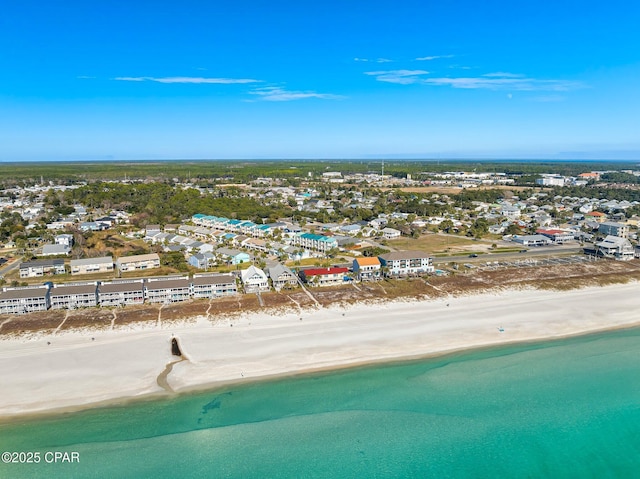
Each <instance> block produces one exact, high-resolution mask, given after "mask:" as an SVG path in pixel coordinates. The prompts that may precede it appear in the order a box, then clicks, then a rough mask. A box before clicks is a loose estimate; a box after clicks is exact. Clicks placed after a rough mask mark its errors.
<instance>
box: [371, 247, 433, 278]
mask: <svg viewBox="0 0 640 479" xmlns="http://www.w3.org/2000/svg"><path fill="white" fill-rule="evenodd" d="M378 259H379V260H380V264H381V266H382V268H384V269H385V274H387V275H389V276H407V275H411V274H425V273H433V272H434V271H435V269H434V267H433V258H432V257H431V256H429V255H428V254H427V253H424V252H422V251H395V252H393V253H386V254H383V255H380V256H378Z"/></svg>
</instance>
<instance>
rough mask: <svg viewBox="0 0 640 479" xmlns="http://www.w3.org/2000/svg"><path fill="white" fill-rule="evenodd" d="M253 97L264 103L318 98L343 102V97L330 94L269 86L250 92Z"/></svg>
mask: <svg viewBox="0 0 640 479" xmlns="http://www.w3.org/2000/svg"><path fill="white" fill-rule="evenodd" d="M249 93H250V94H251V95H257V96H258V97H259V99H261V100H264V101H294V100H304V99H306V98H318V99H321V100H341V99H342V98H344V97H342V96H340V95H333V94H330V93H318V92H315V91H291V90H285V89H284V88H282V87H277V86H268V87H264V88H256V89H254V90H252V91H250V92H249Z"/></svg>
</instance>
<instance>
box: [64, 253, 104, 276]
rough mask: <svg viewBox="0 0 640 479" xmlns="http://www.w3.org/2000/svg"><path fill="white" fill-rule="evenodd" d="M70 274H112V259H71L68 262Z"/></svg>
mask: <svg viewBox="0 0 640 479" xmlns="http://www.w3.org/2000/svg"><path fill="white" fill-rule="evenodd" d="M70 266H71V274H72V275H74V274H92V273H111V272H113V258H112V257H111V256H102V257H100V258H84V259H72V260H71V262H70Z"/></svg>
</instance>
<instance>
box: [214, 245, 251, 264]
mask: <svg viewBox="0 0 640 479" xmlns="http://www.w3.org/2000/svg"><path fill="white" fill-rule="evenodd" d="M216 254H217V255H218V256H219V257H220V258H222V259H223V261H225V262H226V263H228V264H231V265H236V264H242V263H248V262H249V261H251V256H249V255H248V254H247V253H245V252H244V251H239V250H237V249H231V248H218V249H217V250H216Z"/></svg>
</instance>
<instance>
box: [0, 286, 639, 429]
mask: <svg viewBox="0 0 640 479" xmlns="http://www.w3.org/2000/svg"><path fill="white" fill-rule="evenodd" d="M637 292H638V285H637V284H636V283H630V284H624V285H613V286H606V287H594V288H585V289H579V290H571V291H562V292H557V291H540V290H507V291H503V292H495V291H492V292H490V293H485V294H480V295H469V296H461V297H450V298H448V299H436V300H423V301H395V302H389V303H384V304H380V303H376V304H373V305H367V304H356V305H353V306H350V307H329V308H322V309H319V310H314V309H310V310H306V311H304V310H303V311H302V313H300V312H298V311H297V310H296V311H295V312H292V313H287V314H281V315H278V316H274V315H273V314H271V313H256V314H249V315H244V316H242V317H240V318H233V320H230V319H222V320H219V321H218V322H217V323H215V324H212V323H210V322H208V321H206V320H204V319H203V318H200V319H199V320H198V321H196V323H195V324H184V325H175V324H174V325H170V326H166V325H165V327H164V328H156V329H148V328H140V329H135V330H133V331H132V330H116V331H106V332H100V331H96V332H91V331H75V332H67V333H64V334H61V335H57V336H55V337H51V336H43V337H41V338H39V339H33V340H24V339H9V340H2V341H0V359H1V360H2V363H1V364H3V384H4V386H5V387H4V388H3V389H4V394H3V395H2V396H0V419H2V420H3V421H4V420H12V419H14V418H21V417H25V416H35V415H37V416H40V415H45V414H53V413H59V412H63V411H72V410H80V409H88V408H93V407H98V406H104V405H108V404H113V403H123V402H126V401H128V400H131V399H140V398H145V399H146V398H154V397H162V396H165V397H166V396H167V393H166V391H164V390H163V389H162V388H161V387H160V386H158V384H157V381H156V380H157V377H158V375H159V374H161V372H162V371H163V370H164V369H165V367H166V365H167V363H169V362H171V361H172V360H174V359H175V357H172V356H171V353H170V339H171V337H172V335H175V336H177V337H178V338H179V340H180V345H181V348H182V349H183V351H184V353H185V355H186V356H187V357H188V358H189V361H183V362H180V363H176V364H175V365H174V368H173V370H172V372H171V373H170V375H169V376H168V377H167V382H168V384H169V385H170V386H171V389H173V390H174V391H176V392H177V393H186V392H189V391H198V390H206V389H213V388H216V387H221V386H223V385H228V384H232V383H238V382H249V381H256V380H266V379H272V378H276V377H283V376H292V375H299V374H304V373H309V372H317V371H329V370H334V369H342V368H346V367H357V366H362V365H367V364H375V363H385V362H392V361H402V360H411V359H419V358H426V357H431V356H439V355H443V354H449V353H453V352H457V351H463V350H467V349H475V348H482V347H491V346H498V345H507V344H514V343H523V342H533V341H540V340H545V339H559V338H563V337H568V336H575V335H582V334H588V333H596V332H603V331H607V330H613V329H620V328H628V327H632V326H637V325H639V324H640V318H639V317H638V316H637V315H636V314H635V311H637V310H638V306H640V295H638V294H637ZM296 309H297V308H296ZM300 317H302V320H300ZM500 328H503V329H504V331H502V332H501V331H500ZM92 338H95V340H92ZM47 341H49V342H51V345H47Z"/></svg>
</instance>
